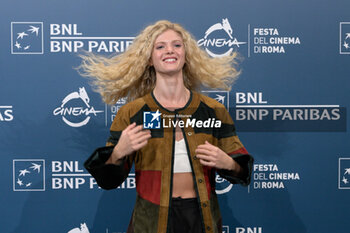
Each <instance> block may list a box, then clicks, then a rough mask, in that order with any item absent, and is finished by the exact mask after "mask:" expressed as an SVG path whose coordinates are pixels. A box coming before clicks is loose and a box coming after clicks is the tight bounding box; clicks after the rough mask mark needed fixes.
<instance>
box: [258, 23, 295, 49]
mask: <svg viewBox="0 0 350 233" xmlns="http://www.w3.org/2000/svg"><path fill="white" fill-rule="evenodd" d="M253 35H254V38H253V42H254V47H253V51H254V53H269V54H271V53H286V47H287V46H291V45H300V44H301V43H300V38H299V37H298V36H283V35H281V33H280V31H279V30H278V29H277V28H253Z"/></svg>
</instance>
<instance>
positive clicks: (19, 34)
mask: <svg viewBox="0 0 350 233" xmlns="http://www.w3.org/2000/svg"><path fill="white" fill-rule="evenodd" d="M43 38H44V36H43V23H42V22H11V54H43V53H44V39H43Z"/></svg>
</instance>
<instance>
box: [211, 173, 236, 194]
mask: <svg viewBox="0 0 350 233" xmlns="http://www.w3.org/2000/svg"><path fill="white" fill-rule="evenodd" d="M215 182H216V187H215V192H216V194H225V193H228V192H230V191H231V189H232V187H233V184H231V183H230V182H228V181H227V180H226V179H224V178H222V177H220V176H219V175H216V177H215Z"/></svg>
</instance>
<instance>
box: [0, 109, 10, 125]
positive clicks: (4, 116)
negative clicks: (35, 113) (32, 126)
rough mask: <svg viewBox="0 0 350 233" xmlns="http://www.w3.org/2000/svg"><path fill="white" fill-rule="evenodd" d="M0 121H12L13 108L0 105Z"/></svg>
mask: <svg viewBox="0 0 350 233" xmlns="http://www.w3.org/2000/svg"><path fill="white" fill-rule="evenodd" d="M1 121H5V122H8V121H13V106H11V105H0V122H1Z"/></svg>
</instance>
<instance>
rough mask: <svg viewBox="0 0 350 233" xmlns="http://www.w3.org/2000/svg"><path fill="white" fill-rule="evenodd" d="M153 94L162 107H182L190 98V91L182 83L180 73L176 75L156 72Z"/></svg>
mask: <svg viewBox="0 0 350 233" xmlns="http://www.w3.org/2000/svg"><path fill="white" fill-rule="evenodd" d="M153 94H154V97H155V98H156V99H157V101H158V102H159V103H160V104H161V105H162V106H163V107H168V108H181V107H184V106H185V105H186V103H187V102H188V100H189V98H190V91H189V90H188V89H187V88H186V87H185V85H184V81H183V77H182V73H181V75H177V76H164V75H160V74H157V81H156V86H155V88H154V90H153Z"/></svg>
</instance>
